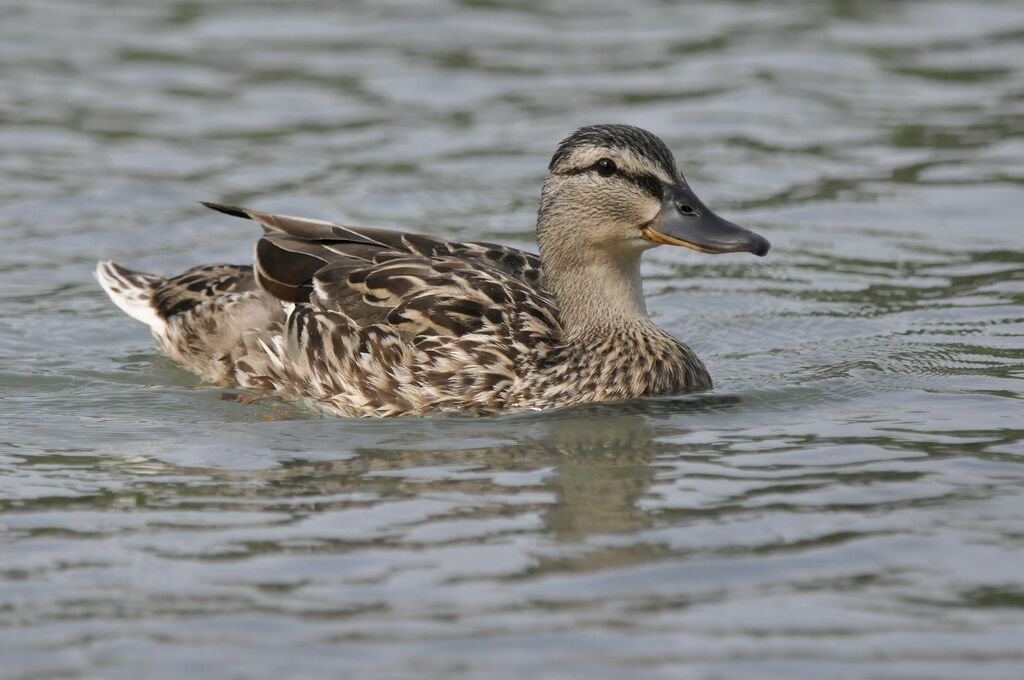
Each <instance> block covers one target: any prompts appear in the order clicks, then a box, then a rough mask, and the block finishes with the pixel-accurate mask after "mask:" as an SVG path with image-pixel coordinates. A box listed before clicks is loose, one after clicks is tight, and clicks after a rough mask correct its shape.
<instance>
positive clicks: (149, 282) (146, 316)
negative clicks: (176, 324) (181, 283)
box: [96, 260, 167, 332]
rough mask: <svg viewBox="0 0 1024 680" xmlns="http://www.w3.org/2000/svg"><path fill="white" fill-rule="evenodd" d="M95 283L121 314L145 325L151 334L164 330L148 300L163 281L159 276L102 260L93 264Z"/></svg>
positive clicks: (160, 320) (165, 325)
mask: <svg viewBox="0 0 1024 680" xmlns="http://www.w3.org/2000/svg"><path fill="white" fill-rule="evenodd" d="M96 280H97V281H99V282H100V285H101V286H103V290H105V291H106V293H107V295H109V296H110V299H111V300H113V301H114V304H115V305H117V306H118V307H120V308H121V311H122V312H124V313H125V314H127V315H128V316H130V317H132V318H133V319H137V320H139V321H141V322H142V323H144V324H146V325H147V326H149V327H150V328H151V329H153V331H154V332H162V331H164V330H165V329H166V328H167V322H166V321H165V320H164V319H162V318H160V316H158V315H157V313H156V308H155V307H153V304H152V301H151V300H152V296H153V289H154V288H155V287H156V286H158V285H159V284H160V283H161V282H162V281H163V280H164V279H163V278H162V277H160V276H154V275H153V274H143V273H142V272H133V271H132V270H130V269H125V268H124V267H122V266H121V265H119V264H117V263H116V262H113V261H111V260H103V261H102V262H100V263H99V264H97V265H96Z"/></svg>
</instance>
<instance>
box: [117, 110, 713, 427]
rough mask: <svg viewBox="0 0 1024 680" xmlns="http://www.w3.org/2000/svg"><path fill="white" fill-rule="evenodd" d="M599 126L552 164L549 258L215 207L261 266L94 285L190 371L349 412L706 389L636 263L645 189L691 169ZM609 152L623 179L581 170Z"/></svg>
mask: <svg viewBox="0 0 1024 680" xmlns="http://www.w3.org/2000/svg"><path fill="white" fill-rule="evenodd" d="M620 127H621V126H620ZM608 129H610V130H612V132H615V129H614V126H613V127H612V128H608ZM633 130H635V128H629V129H628V131H633ZM640 132H643V131H640ZM577 134H579V133H577ZM601 134H602V133H601V130H597V132H594V131H593V130H591V132H590V133H588V134H586V135H583V137H581V139H582V141H580V142H579V143H578V144H576V145H575V146H574V143H573V142H572V141H571V140H572V138H570V139H568V140H566V142H563V144H562V146H560V147H559V150H558V152H557V154H556V156H555V159H553V160H552V175H551V176H549V179H548V182H546V183H545V190H544V196H543V198H542V203H541V212H540V216H539V218H538V236H539V239H540V244H541V256H537V255H534V254H531V253H526V252H523V251H520V250H517V249H515V248H510V247H507V246H500V245H495V244H487V243H456V242H452V241H446V240H442V239H438V238H434V237H430V236H423V235H417V234H410V233H403V232H399V231H392V230H387V229H376V228H368V227H355V226H348V225H341V224H335V223H330V222H325V221H320V220H309V219H302V218H296V217H285V216H280V215H273V214H269V213H263V212H258V211H254V210H249V209H246V208H240V207H236V206H228V205H219V204H206V205H208V206H209V207H211V208H213V209H215V210H219V211H221V212H224V213H227V214H230V215H234V216H238V217H244V218H248V219H251V220H254V221H256V222H257V223H259V224H260V225H261V226H262V227H263V228H264V231H265V233H264V235H263V237H262V238H260V239H259V241H258V242H257V244H256V248H255V263H254V266H252V267H249V266H242V265H208V266H201V267H195V268H193V269H190V270H188V271H186V272H184V273H183V274H181V275H179V276H176V277H173V278H166V279H165V278H161V277H158V276H154V275H150V274H142V273H138V272H133V271H131V270H128V269H126V268H124V267H121V266H120V265H117V264H115V263H113V262H103V263H100V266H99V268H98V270H97V276H98V278H99V279H100V282H101V284H102V285H103V287H104V289H105V290H106V291H107V292H108V294H109V295H110V296H111V298H112V299H113V300H114V302H115V303H116V304H118V306H119V307H121V308H122V309H123V310H124V311H126V312H127V313H129V314H130V315H132V316H134V317H135V318H138V319H140V320H142V321H144V322H146V323H147V324H148V325H149V326H150V327H151V329H152V331H153V334H154V336H155V337H156V339H157V342H158V344H159V346H160V347H161V349H162V350H163V351H164V352H165V353H166V354H168V355H169V356H171V357H172V358H173V359H175V360H176V361H178V362H179V363H181V364H182V365H184V366H185V367H187V368H189V369H190V370H193V371H195V372H196V373H199V374H200V375H202V376H203V377H205V378H206V379H208V380H211V381H213V382H215V383H218V384H222V385H231V386H236V385H237V386H241V387H248V388H258V389H267V390H273V391H275V392H278V393H284V394H292V395H298V396H303V397H308V398H310V399H313V400H315V401H316V402H318V403H320V404H321V405H323V406H324V407H325V408H326V409H328V410H330V411H332V412H334V413H337V414H340V415H345V416H398V415H420V414H426V413H431V412H435V411H442V410H450V411H462V412H476V413H496V412H502V411H507V410H515V409H547V408H555V407H559V406H566V405H571V404H577V403H582V402H591V401H610V400H623V399H630V398H635V397H640V396H645V395H652V394H676V393H682V392H687V391H692V390H698V389H706V388H709V387H710V386H711V378H710V376H709V375H708V373H707V371H706V370H705V368H704V365H703V364H702V363H701V362H700V360H699V359H697V357H696V356H695V355H694V354H693V352H692V351H691V350H690V349H689V348H688V347H687V346H686V345H685V344H683V343H682V342H680V341H678V340H676V339H675V338H673V337H672V336H670V335H669V334H667V333H665V332H664V331H662V330H661V329H659V328H657V327H656V326H655V325H654V324H653V323H652V322H651V321H650V320H649V319H648V318H647V315H646V313H645V310H644V308H643V299H642V294H641V293H640V284H639V255H640V253H641V252H642V250H644V249H646V248H648V247H650V246H651V244H650V243H649V242H648V241H647V240H644V239H645V238H646V234H645V233H644V232H642V231H640V230H641V229H645V228H648V227H649V226H650V224H651V221H650V219H649V218H648V217H646V216H645V211H647V212H650V211H651V209H652V208H651V204H652V203H651V202H652V201H655V202H656V201H657V200H658V197H655V196H652V195H651V192H650V191H647V190H645V189H644V188H643V185H644V183H646V184H647V185H650V184H651V183H652V182H655V181H658V182H671V181H678V182H682V181H683V180H682V177H681V175H679V176H678V177H674V176H672V175H671V173H676V174H677V173H678V171H676V170H675V168H674V162H672V159H671V154H670V152H668V151H667V149H666V148H656V149H654V151H652V152H650V153H646V154H645V153H644V149H643V148H637V146H636V145H637V144H639V143H641V142H644V143H653V142H651V141H650V140H651V139H653V140H656V141H658V140H657V138H655V137H653V135H650V134H649V133H643V134H638V133H635V132H630V134H624V135H620V136H619V137H617V138H615V139H613V140H612V141H610V142H609V143H607V144H606V145H605V146H604V147H601V144H600V137H601ZM612 142H614V143H612ZM616 144H617V145H618V146H616ZM595 148H596V149H597V150H596V151H595ZM616 149H618V151H616ZM611 153H618V155H617V156H615V158H617V159H618V161H619V163H620V164H621V165H622V166H623V167H624V170H623V172H622V173H621V180H622V181H621V182H619V179H620V178H618V177H616V178H613V180H614V181H612V183H611V184H608V183H605V182H603V180H601V181H595V180H596V177H593V178H592V177H588V176H586V172H587V171H586V167H587V166H585V165H583V164H584V163H591V162H592V158H591V157H592V156H594V155H595V154H597V155H600V154H611ZM574 154H575V155H574ZM588 154H589V155H588ZM581 159H582V160H581ZM574 162H575V163H577V165H575V166H574V165H573V163H574ZM560 167H564V168H565V169H564V171H560V170H559V168H560ZM581 168H582V169H581ZM645 173H646V174H645ZM591 174H593V173H591ZM602 176H603V175H602ZM636 177H643V181H642V182H638V181H637V180H636V179H635V178H636ZM588 182H589V184H587V183H588ZM617 182H618V183H617ZM608 187H611V188H610V189H609V188H608ZM587 191H591V192H594V196H595V199H594V200H597V199H600V198H601V197H602V194H601V193H600V192H601V191H604V192H605V193H606V195H604V196H603V197H604V199H605V200H606V201H607V203H608V205H609V206H610V208H607V209H606V208H605V207H603V206H601V205H598V206H596V207H595V206H592V205H583V206H580V205H574V203H576V204H578V203H579V201H580V200H581V199H580V196H585V195H586V194H585V192H587ZM572 192H575V193H572ZM574 209H575V214H577V215H580V217H579V218H578V222H579V223H578V224H576V223H573V219H574V218H573V217H572V215H573V214H574V213H573V210H574ZM588 223H592V224H595V225H599V226H600V228H601V229H605V232H601V231H600V230H599V229H598V228H597V227H593V228H590V229H591V231H589V232H588V231H586V229H588V227H587V224H588ZM619 223H621V224H622V225H625V226H623V227H621V229H622V230H623V231H622V235H621V238H619V237H616V236H615V234H618V233H619V232H617V231H614V230H613V226H614V225H615V224H619ZM609 224H611V225H613V226H608V225H609ZM616 228H618V227H616ZM627 228H628V231H625V230H626V229H627ZM581 230H582V231H581ZM602 233H606V234H607V235H605V236H601V235H600V234H602ZM572 239H575V243H576V244H577V245H578V246H579V248H578V249H574V247H573V244H574V241H573V240H572ZM616 239H619V240H616ZM590 241H593V244H590ZM620 241H621V242H620ZM606 242H607V243H606ZM608 243H610V244H611V245H607V244H608ZM542 257H543V258H544V265H543V266H542V263H541V260H542ZM567 312H571V313H569V314H567Z"/></svg>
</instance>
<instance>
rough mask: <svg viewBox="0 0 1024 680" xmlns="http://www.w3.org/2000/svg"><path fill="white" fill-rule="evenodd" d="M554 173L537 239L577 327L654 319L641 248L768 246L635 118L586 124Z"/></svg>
mask: <svg viewBox="0 0 1024 680" xmlns="http://www.w3.org/2000/svg"><path fill="white" fill-rule="evenodd" d="M548 169H549V174H548V177H547V179H546V180H545V181H544V189H543V191H542V193H541V201H540V210H539V212H538V215H537V241H538V244H539V246H540V255H541V262H542V265H543V269H544V275H545V279H546V281H547V283H548V285H549V286H550V288H551V290H552V291H553V292H554V293H555V295H556V296H557V297H558V298H559V303H560V313H561V315H562V320H563V323H564V324H565V325H566V327H567V329H568V330H573V329H576V330H579V331H586V330H589V329H593V328H595V327H598V326H600V327H605V328H607V327H608V326H610V325H611V326H614V325H619V326H623V325H630V324H634V323H636V322H637V321H640V320H642V319H646V316H647V310H646V307H645V305H644V300H643V290H642V284H641V279H640V255H641V254H642V253H643V252H644V251H645V250H647V249H649V248H652V247H654V246H658V245H662V244H668V245H674V246H684V247H686V248H691V249H693V250H696V251H699V252H702V253H739V252H746V253H753V254H755V255H758V256H763V255H765V254H767V252H768V250H769V248H770V247H771V245H770V244H769V243H768V241H767V239H765V238H764V237H763V236H760V235H758V234H755V233H754V232H752V231H750V230H748V229H744V228H743V227H740V226H738V225H736V224H733V223H732V222H729V221H728V220H726V219H723V218H721V217H719V216H718V215H716V214H715V213H714V212H712V211H711V210H710V209H709V208H708V207H707V206H706V205H704V203H703V202H702V201H701V200H700V199H699V198H697V195H696V194H695V193H694V192H693V189H691V188H690V185H689V184H688V183H687V182H686V180H685V179H684V178H683V175H682V173H680V172H679V169H678V168H677V167H676V162H675V158H674V157H673V156H672V152H671V151H669V149H668V147H667V146H666V145H665V143H664V142H663V141H662V140H661V139H659V138H658V137H656V136H655V135H653V134H651V133H650V132H647V131H646V130H642V129H640V128H637V127H633V126H630V125H592V126H589V127H584V128H580V129H579V130H577V131H576V132H574V133H572V134H571V135H569V137H567V138H566V139H565V140H563V141H562V143H561V144H560V145H559V147H558V150H557V151H556V152H555V155H554V157H553V158H552V159H551V164H550V165H549V166H548Z"/></svg>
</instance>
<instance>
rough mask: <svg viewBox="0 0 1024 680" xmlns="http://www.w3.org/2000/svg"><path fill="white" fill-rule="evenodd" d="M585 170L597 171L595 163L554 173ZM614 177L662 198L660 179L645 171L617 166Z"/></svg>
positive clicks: (662, 191)
mask: <svg viewBox="0 0 1024 680" xmlns="http://www.w3.org/2000/svg"><path fill="white" fill-rule="evenodd" d="M598 162H600V161H598ZM587 172H597V163H594V164H593V165H589V166H587V167H585V168H570V169H568V170H563V171H561V172H557V173H555V174H557V175H563V176H570V175H582V174H584V173H587ZM615 177H619V178H621V179H624V180H626V181H627V182H629V183H630V184H633V185H634V186H637V187H639V188H640V189H643V191H644V192H646V193H648V194H650V195H651V196H653V197H654V198H656V199H658V200H659V201H660V200H662V198H664V190H663V189H662V186H661V180H660V179H658V178H657V177H655V176H654V175H648V174H646V173H644V174H635V173H632V172H626V171H625V170H623V169H622V168H621V167H619V168H618V170H616V172H615Z"/></svg>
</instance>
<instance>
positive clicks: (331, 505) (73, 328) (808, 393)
mask: <svg viewBox="0 0 1024 680" xmlns="http://www.w3.org/2000/svg"><path fill="white" fill-rule="evenodd" d="M680 4H681V5H682V6H676V5H675V4H673V3H661V2H654V1H653V0H652V1H650V2H632V3H618V2H585V3H584V2H565V3H556V6H555V7H554V8H552V7H551V6H550V5H549V4H548V3H513V2H507V3H506V2H498V1H494V2H488V1H480V0H475V1H469V0H466V1H464V2H454V1H452V2H440V1H439V2H432V3H420V2H412V1H411V0H409V1H408V2H395V1H389V2H383V3H376V2H374V3H370V2H366V3H333V2H326V1H317V0H291V1H290V2H287V3H281V2H276V1H270V0H267V1H264V2H238V1H233V0H225V1H221V2H208V3H204V2H187V1H184V0H180V1H175V0H135V1H134V2H122V1H115V0H90V1H83V0H33V1H32V2H28V1H27V0H26V1H23V2H14V3H6V4H5V6H4V7H3V8H2V9H0V74H2V76H0V77H2V85H3V87H2V90H3V95H2V97H0V180H2V181H0V234H2V235H3V243H4V247H3V248H0V385H2V389H0V412H2V420H0V423H2V424H0V627H2V628H3V630H2V632H0V667H2V669H3V670H2V671H0V675H2V676H3V677H4V678H8V677H10V678H70V677H83V678H137V677H146V678H180V677H186V676H187V677H195V678H214V677H217V678H222V677H237V678H281V677H302V678H336V677H342V676H344V677H367V678H370V677H373V678H382V677H387V678H421V677H467V678H468V677H490V678H506V677H507V678H513V677H524V676H526V675H527V674H531V675H533V676H536V677H546V678H547V677H553V678H576V677H587V678H623V677H630V678H744V677H761V678H773V677H774V678H794V677H810V678H823V677H828V678H859V677H874V678H888V677H921V678H964V677H971V678H981V677H985V678H1019V677H1021V668H1022V665H1024V645H1022V640H1024V498H1022V489H1024V443H1022V437H1024V404H1022V396H1024V383H1022V378H1024V225H1022V224H1021V215H1022V214H1024V187H1022V184H1024V9H1022V8H1021V5H1020V3H1019V2H1017V1H1016V0H1006V1H1005V2H1001V1H999V0H987V1H967V0H963V1H961V2H870V1H867V2H848V1H843V0H834V1H833V2H798V1H796V0H789V1H787V0H782V1H778V2H772V3H770V4H765V3H753V2H739V1H735V2H721V1H715V2H711V1H708V2H688V3H685V4H682V3H680ZM610 121H615V122H628V123H633V124H636V125H641V126H644V127H647V128H649V129H651V130H653V131H655V132H657V133H659V134H661V135H662V136H664V137H665V139H666V140H667V141H668V142H669V144H670V145H671V146H672V148H673V149H675V150H676V153H677V155H678V157H679V160H680V164H681V165H682V167H683V169H684V172H686V174H687V177H688V178H689V179H690V181H691V182H692V183H693V184H694V185H695V187H696V188H697V190H698V192H699V193H700V194H701V196H702V197H703V198H704V200H705V201H706V202H707V203H708V204H709V205H711V206H713V207H715V208H716V209H718V211H719V212H721V213H722V214H723V215H725V216H726V217H728V218H730V219H733V220H735V221H737V222H740V223H742V224H747V225H749V226H751V227H753V228H755V229H756V230H758V231H759V232H762V233H764V234H765V235H766V236H767V237H768V238H769V239H771V240H772V242H773V244H774V249H773V251H772V253H771V255H770V256H769V257H767V258H764V259H757V258H753V257H749V256H742V255H736V256H721V257H714V258H712V257H706V256H701V255H699V254H697V253H692V252H689V251H683V250H682V249H668V248H661V249H658V250H657V251H654V252H652V253H651V254H650V256H649V257H648V258H647V263H646V274H647V281H646V289H647V293H648V298H649V307H650V309H651V312H652V314H653V316H654V317H655V318H656V320H657V321H658V322H659V323H660V324H661V325H663V326H664V327H666V328H667V329H669V330H670V331H672V332H673V333H675V334H676V335H678V336H680V337H682V338H684V339H686V340H687V341H688V342H689V343H690V344H691V345H692V346H693V347H694V348H695V350H696V351H697V352H698V354H700V355H701V356H702V357H704V358H705V359H706V361H707V363H708V366H709V369H710V370H711V372H712V374H713V376H714V377H715V380H716V383H717V386H716V389H715V391H714V392H712V393H709V394H704V395H697V396H691V397H685V398H673V399H655V400H648V401H643V402H637V403H629V404H617V405H600V406H592V407H587V408H578V409H569V410H564V411H559V412H552V413H546V414H529V415H517V416H510V417H500V418H486V419H477V418H452V417H449V418H429V419H417V420H393V421H352V420H343V419H334V418H322V417H319V416H317V415H316V414H314V413H311V412H309V411H307V410H303V408H301V407H297V406H294V405H291V404H287V403H283V402H276V401H264V402H258V403H255V404H248V403H244V402H243V401H239V400H237V399H235V398H234V393H233V392H231V391H225V390H223V389H218V388H215V387H211V386H208V385H203V384H201V383H200V382H199V381H198V380H196V379H195V378H193V377H192V376H190V375H189V374H187V373H185V372H183V371H181V370H179V369H178V368H176V367H175V366H173V365H172V364H171V363H170V362H168V361H167V360H165V359H163V358H161V357H159V356H157V355H156V354H155V353H154V350H153V346H152V343H151V341H150V339H149V337H148V335H147V333H146V331H145V329H143V328H142V327H141V326H140V325H138V324H136V323H135V322H133V321H131V320H130V319H128V318H127V317H125V316H124V315H123V314H121V313H120V312H119V311H118V310H117V309H115V308H114V307H113V305H111V304H110V303H109V302H108V301H107V300H106V299H105V297H104V296H103V294H102V293H101V292H100V291H99V289H98V287H97V286H96V285H95V283H94V281H93V280H92V277H91V270H92V268H93V266H94V263H95V261H96V260H97V259H100V258H107V257H113V258H116V259H118V260H120V261H122V262H125V263H127V264H129V265H131V266H135V267H137V268H140V269H145V270H150V271H157V272H163V273H174V272H176V271H180V270H181V269H183V268H184V267H187V266H190V265H193V264H198V263H202V262H215V261H234V262H246V261H248V259H249V253H250V249H251V246H252V243H253V240H254V238H255V236H256V235H257V232H256V231H254V229H253V226H252V225H251V224H246V223H244V222H241V221H238V220H232V219H230V218H227V217H223V216H218V215H216V214H213V213H210V212H208V211H205V210H204V209H203V208H201V207H199V206H197V205H196V204H195V201H196V200H200V199H206V200H226V201H234V202H239V203H242V204H248V205H252V206H253V207H257V208H260V209H264V210H272V211H278V212H287V213H298V214H306V215H310V216H319V217H325V218H336V219H342V220H350V221H354V222H357V223H359V222H362V223H369V224H384V225H393V226H397V227H403V228H408V229H415V230H419V231H430V232H432V233H436V234H438V235H441V236H446V237H450V238H456V239H482V240H492V241H502V242H508V243H513V244H518V245H521V246H523V247H532V238H533V237H532V224H533V219H534V213H535V209H536V201H537V197H538V194H539V187H540V183H541V181H542V179H543V177H544V173H545V165H546V163H547V160H548V158H549V157H550V154H551V153H552V151H553V149H554V146H555V144H556V143H557V142H558V140H559V139H561V138H562V137H563V136H565V135H566V134H567V133H568V132H569V131H570V130H572V129H573V128H574V127H576V126H578V125H582V124H587V123H593V122H610Z"/></svg>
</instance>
